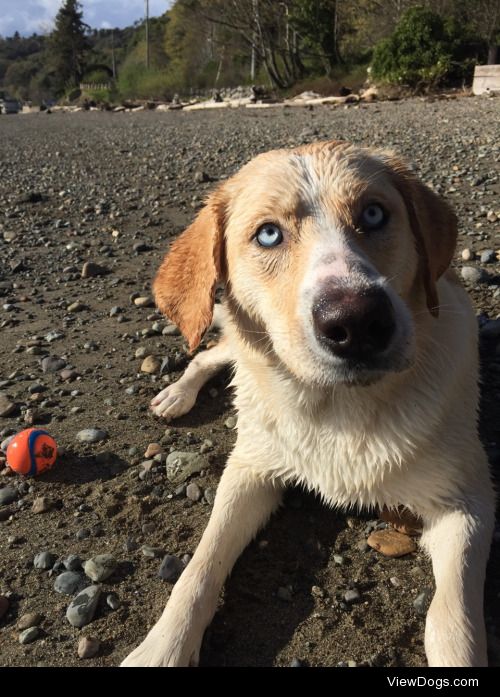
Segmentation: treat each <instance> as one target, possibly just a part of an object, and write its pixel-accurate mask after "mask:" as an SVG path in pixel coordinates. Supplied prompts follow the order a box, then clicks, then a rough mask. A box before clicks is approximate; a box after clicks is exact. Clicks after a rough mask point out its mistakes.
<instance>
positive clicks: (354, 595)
mask: <svg viewBox="0 0 500 697" xmlns="http://www.w3.org/2000/svg"><path fill="white" fill-rule="evenodd" d="M359 600H361V595H360V593H359V591H358V589H357V588H353V589H352V590H348V591H346V592H345V593H344V601H345V602H346V603H347V604H348V605H352V604H353V603H357V602H358V601H359Z"/></svg>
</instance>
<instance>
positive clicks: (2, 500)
mask: <svg viewBox="0 0 500 697" xmlns="http://www.w3.org/2000/svg"><path fill="white" fill-rule="evenodd" d="M18 496H19V492H18V490H17V489H15V488H14V487H13V486H4V488H3V489H0V506H5V505H7V504H8V503H12V501H15V500H16V499H17V497H18Z"/></svg>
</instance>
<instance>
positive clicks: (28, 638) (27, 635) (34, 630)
mask: <svg viewBox="0 0 500 697" xmlns="http://www.w3.org/2000/svg"><path fill="white" fill-rule="evenodd" d="M39 636H40V630H39V629H38V627H29V629H25V630H24V631H23V632H21V633H20V634H19V643H20V644H31V643H32V642H33V641H35V640H36V639H38V637H39Z"/></svg>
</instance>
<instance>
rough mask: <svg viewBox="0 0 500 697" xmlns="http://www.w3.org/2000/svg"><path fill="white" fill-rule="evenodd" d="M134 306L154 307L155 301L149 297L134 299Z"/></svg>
mask: <svg viewBox="0 0 500 697" xmlns="http://www.w3.org/2000/svg"><path fill="white" fill-rule="evenodd" d="M134 305H135V306H136V307H154V306H155V304H154V300H153V299H152V298H150V297H148V296H140V297H139V298H135V299H134Z"/></svg>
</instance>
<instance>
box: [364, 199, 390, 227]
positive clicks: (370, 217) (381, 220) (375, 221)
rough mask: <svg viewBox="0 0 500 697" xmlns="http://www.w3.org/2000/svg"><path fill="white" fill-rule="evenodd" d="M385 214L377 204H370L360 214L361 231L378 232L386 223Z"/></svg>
mask: <svg viewBox="0 0 500 697" xmlns="http://www.w3.org/2000/svg"><path fill="white" fill-rule="evenodd" d="M387 218H388V216H387V213H386V212H385V210H384V209H383V208H382V206H379V205H378V203H370V205H369V206H367V207H366V208H365V209H364V211H363V212H362V213H361V220H360V227H361V229H362V230H378V229H379V228H381V227H382V225H385V223H386V222H387Z"/></svg>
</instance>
